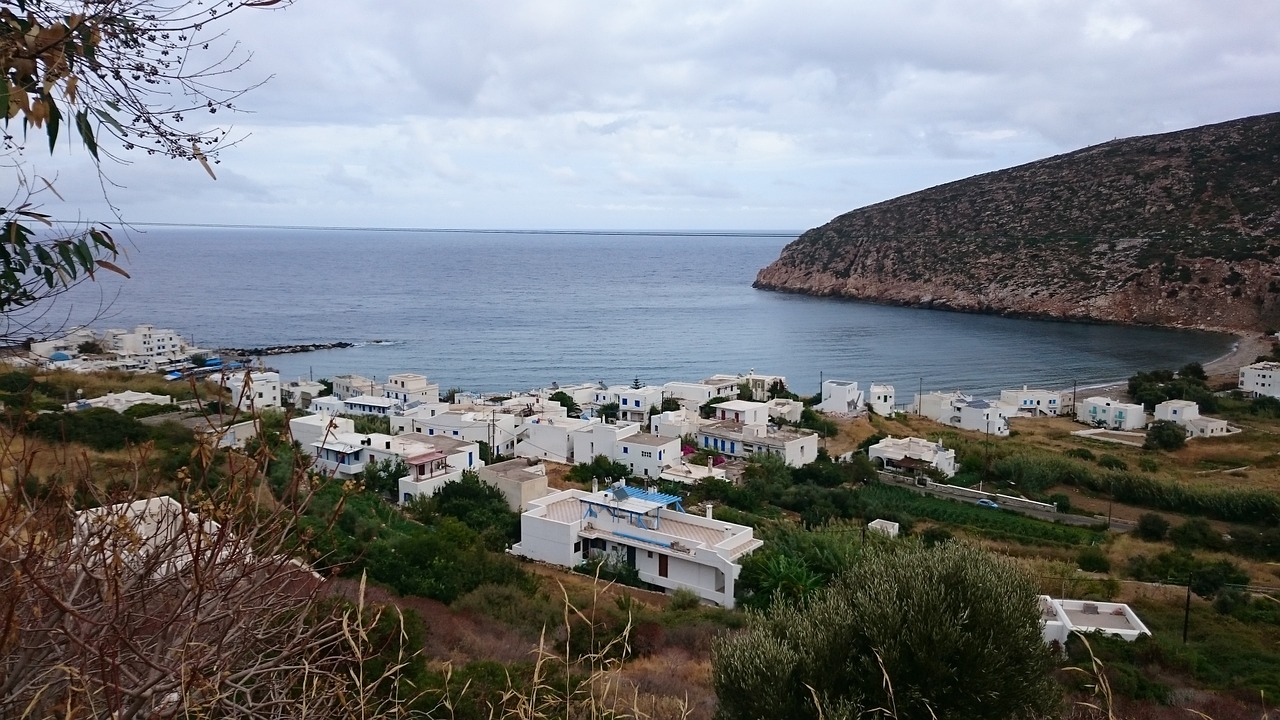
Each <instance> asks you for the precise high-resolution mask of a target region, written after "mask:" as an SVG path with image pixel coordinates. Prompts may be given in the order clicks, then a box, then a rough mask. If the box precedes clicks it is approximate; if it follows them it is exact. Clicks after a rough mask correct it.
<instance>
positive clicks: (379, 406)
mask: <svg viewBox="0 0 1280 720" xmlns="http://www.w3.org/2000/svg"><path fill="white" fill-rule="evenodd" d="M316 400H323V398H316ZM312 404H313V405H314V404H315V400H313V401H312ZM399 407H400V403H399V402H398V401H396V400H392V399H391V398H389V397H383V396H379V395H356V396H354V397H349V398H346V399H344V400H343V401H342V412H344V413H346V414H348V415H380V416H386V417H390V416H391V414H392V413H393V412H395V410H396V409H398V408H399Z"/></svg>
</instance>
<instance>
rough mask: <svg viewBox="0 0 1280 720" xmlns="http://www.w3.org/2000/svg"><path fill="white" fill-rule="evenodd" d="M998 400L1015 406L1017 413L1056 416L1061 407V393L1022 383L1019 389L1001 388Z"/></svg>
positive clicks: (1034, 415)
mask: <svg viewBox="0 0 1280 720" xmlns="http://www.w3.org/2000/svg"><path fill="white" fill-rule="evenodd" d="M1000 402H1001V403H1003V404H1005V405H1009V406H1011V407H1013V408H1016V409H1017V413H1018V414H1019V415H1027V416H1030V417H1043V416H1046V415H1047V416H1052V417H1056V416H1057V415H1058V413H1059V412H1060V411H1061V409H1062V393H1060V392H1058V391H1056V390H1037V389H1034V388H1028V387H1027V386H1026V385H1023V386H1022V389H1021V390H1001V391H1000Z"/></svg>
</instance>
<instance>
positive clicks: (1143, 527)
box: [1133, 513, 1169, 542]
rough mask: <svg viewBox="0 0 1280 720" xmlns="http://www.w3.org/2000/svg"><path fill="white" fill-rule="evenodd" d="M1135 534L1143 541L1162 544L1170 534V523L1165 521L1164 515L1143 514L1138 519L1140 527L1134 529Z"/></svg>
mask: <svg viewBox="0 0 1280 720" xmlns="http://www.w3.org/2000/svg"><path fill="white" fill-rule="evenodd" d="M1133 532H1134V534H1135V535H1137V536H1138V537H1140V538H1142V539H1143V540H1148V541H1150V542H1160V541H1161V540H1164V538H1165V535H1166V534H1168V532H1169V521H1168V520H1165V519H1164V516H1162V515H1157V514H1155V513H1143V514H1142V515H1141V516H1139V517H1138V526H1137V527H1136V528H1134V530H1133Z"/></svg>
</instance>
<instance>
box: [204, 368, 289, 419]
mask: <svg viewBox="0 0 1280 720" xmlns="http://www.w3.org/2000/svg"><path fill="white" fill-rule="evenodd" d="M212 379H213V380H214V382H216V383H218V384H219V385H221V386H222V387H224V388H226V389H227V390H228V391H229V392H230V393H231V401H232V402H233V403H235V405H236V408H237V409H239V410H240V411H241V412H256V411H260V410H266V409H267V408H278V407H280V374H279V373H274V372H256V371H253V370H234V371H229V372H224V373H219V374H218V375H216V376H215V377H213V378H212Z"/></svg>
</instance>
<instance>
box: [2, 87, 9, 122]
mask: <svg viewBox="0 0 1280 720" xmlns="http://www.w3.org/2000/svg"><path fill="white" fill-rule="evenodd" d="M0 112H2V113H4V124H5V125H8V124H9V76H8V75H6V76H4V77H2V78H0Z"/></svg>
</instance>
